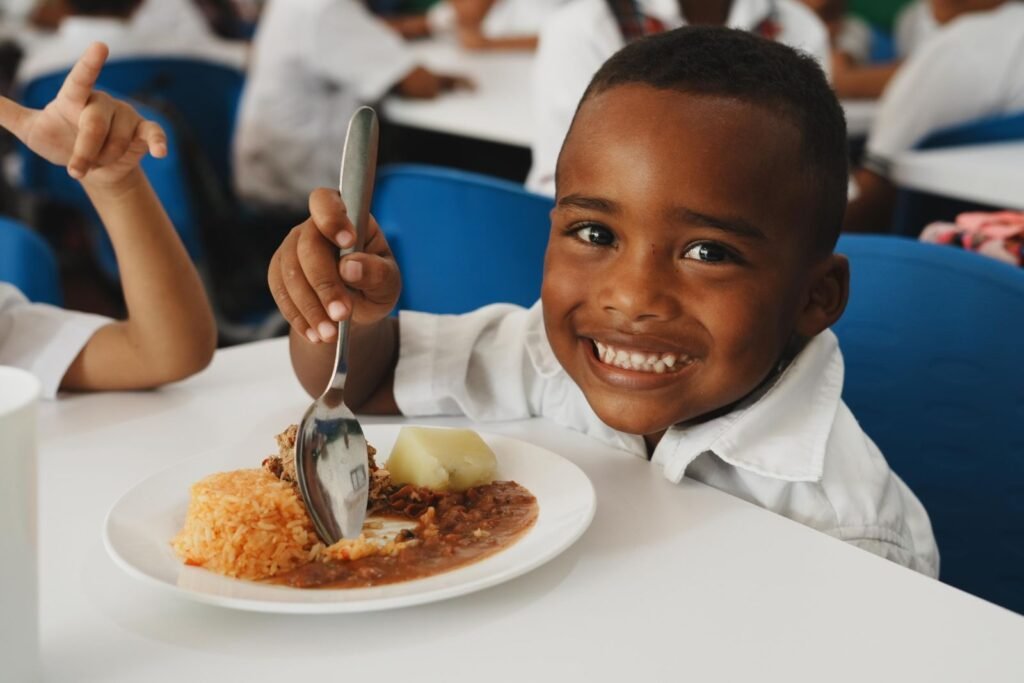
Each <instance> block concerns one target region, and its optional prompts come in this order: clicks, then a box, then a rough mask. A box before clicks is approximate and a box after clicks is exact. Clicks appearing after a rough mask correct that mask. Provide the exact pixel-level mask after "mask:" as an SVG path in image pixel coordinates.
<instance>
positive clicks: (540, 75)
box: [526, 0, 829, 195]
mask: <svg viewBox="0 0 1024 683" xmlns="http://www.w3.org/2000/svg"><path fill="white" fill-rule="evenodd" d="M639 4H640V7H641V9H642V10H643V11H644V13H645V14H647V15H649V16H651V17H654V18H656V19H658V20H659V21H661V22H662V23H663V24H664V25H665V27H666V28H667V29H674V28H679V27H680V26H683V25H684V24H685V23H686V21H685V20H684V18H683V16H682V15H681V14H680V12H679V3H678V1H677V0H640V3H639ZM773 6H774V8H775V14H776V21H777V22H778V24H779V28H780V29H781V33H780V34H779V37H778V41H779V42H780V43H785V44H786V45H790V46H792V47H795V48H799V49H801V50H803V51H804V52H807V53H808V54H810V55H811V56H813V57H814V58H815V59H817V60H818V62H819V63H820V64H821V65H822V67H823V68H825V69H827V65H828V63H829V42H828V30H827V29H826V28H825V25H824V24H823V23H822V22H821V20H820V19H818V17H817V15H815V14H814V13H813V12H812V11H811V10H809V9H807V8H806V7H804V6H803V5H802V4H800V3H799V2H796V1H795V0H734V1H733V3H732V8H731V9H730V10H729V18H728V20H727V21H726V26H728V27H730V28H738V29H742V30H747V31H749V30H752V29H754V28H756V27H757V26H758V25H759V24H760V23H761V22H762V21H764V20H765V19H766V18H768V17H769V16H770V15H771V12H772V8H773ZM623 45H624V42H623V38H622V33H621V32H620V30H619V27H618V24H617V23H616V21H615V18H614V16H612V13H611V10H610V9H609V8H608V3H607V1H606V0H573V2H570V3H569V4H567V5H566V6H564V7H562V8H561V9H560V10H559V11H557V12H555V13H554V14H552V15H551V16H550V17H549V18H548V20H547V21H546V22H545V23H544V26H543V27H542V28H541V31H540V43H539V45H538V46H537V57H536V59H535V60H534V67H533V114H534V116H533V118H534V121H533V124H534V125H533V130H534V134H533V136H534V137H533V143H532V145H531V150H532V153H533V164H532V166H531V168H530V175H529V177H528V178H527V180H526V186H527V187H528V188H529V189H531V190H533V191H534V192H540V193H542V194H547V195H554V193H555V164H556V162H557V161H558V153H559V151H560V150H561V149H562V141H563V140H564V139H565V135H566V133H568V132H569V124H570V123H572V117H573V114H574V113H575V112H576V105H577V104H579V101H580V98H581V97H582V96H583V92H584V91H585V90H586V89H587V85H589V83H590V79H591V78H592V77H593V76H594V74H595V73H597V70H598V69H599V68H600V67H601V65H602V64H604V63H605V61H607V59H608V58H609V57H611V56H612V55H613V54H615V52H616V51H618V50H619V48H621V47H623Z"/></svg>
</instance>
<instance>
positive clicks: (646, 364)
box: [594, 341, 681, 375]
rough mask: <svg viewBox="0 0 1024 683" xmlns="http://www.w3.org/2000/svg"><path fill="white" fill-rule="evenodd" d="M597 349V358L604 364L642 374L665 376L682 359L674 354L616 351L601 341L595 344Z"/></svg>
mask: <svg viewBox="0 0 1024 683" xmlns="http://www.w3.org/2000/svg"><path fill="white" fill-rule="evenodd" d="M594 346H595V347H596V348H597V357H598V358H600V359H601V362H602V363H606V364H608V365H614V366H615V367H617V368H622V369H624V370H637V371H640V372H654V373H657V374H659V375H660V374H663V373H665V372H668V371H669V370H671V369H672V368H674V367H675V366H676V363H678V362H679V361H680V360H681V359H680V358H679V357H677V356H676V355H675V354H673V353H661V354H658V353H648V354H644V353H640V352H637V351H633V352H629V351H623V350H621V349H615V348H613V347H611V346H609V345H607V344H602V343H601V342H599V341H595V342H594Z"/></svg>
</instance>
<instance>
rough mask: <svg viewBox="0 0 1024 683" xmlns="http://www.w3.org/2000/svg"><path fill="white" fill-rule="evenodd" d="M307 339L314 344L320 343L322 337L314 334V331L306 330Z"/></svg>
mask: <svg viewBox="0 0 1024 683" xmlns="http://www.w3.org/2000/svg"><path fill="white" fill-rule="evenodd" d="M306 339H308V340H309V341H311V342H313V343H314V344H319V343H320V337H318V336H316V332H314V331H313V330H312V329H308V330H306Z"/></svg>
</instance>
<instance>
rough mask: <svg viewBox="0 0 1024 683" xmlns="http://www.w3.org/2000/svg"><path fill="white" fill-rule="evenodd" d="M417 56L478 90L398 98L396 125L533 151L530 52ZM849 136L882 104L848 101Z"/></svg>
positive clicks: (862, 129) (437, 48)
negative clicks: (459, 76)
mask: <svg viewBox="0 0 1024 683" xmlns="http://www.w3.org/2000/svg"><path fill="white" fill-rule="evenodd" d="M410 47H411V49H412V51H413V53H414V54H415V55H416V56H417V58H419V60H420V61H421V62H422V63H423V64H425V65H426V66H429V67H430V68H432V69H436V70H437V71H440V72H443V73H452V74H462V75H466V76H469V77H470V78H472V79H473V80H474V81H475V82H476V86H477V87H476V90H475V91H472V92H468V91H462V92H455V93H449V94H446V95H443V96H441V97H438V98H437V99H434V100H409V99H405V98H401V97H398V96H395V95H392V96H389V97H388V98H386V99H385V100H384V102H383V114H384V116H385V117H386V118H387V119H389V120H390V121H392V122H393V123H397V124H401V125H403V126H408V127H410V128H418V129H420V130H427V131H431V132H435V133H448V134H450V135H458V136H461V137H466V138H475V139H478V140H484V141H487V142H498V143H502V144H506V145H513V146H516V147H529V146H530V143H531V141H532V140H533V134H532V121H533V113H532V111H531V107H532V104H531V97H532V94H531V87H530V79H531V69H532V64H533V56H532V54H530V53H526V52H511V51H500V52H474V51H472V50H464V49H462V48H461V47H459V46H458V45H457V44H455V42H454V41H451V40H445V39H441V38H431V39H426V40H419V41H415V42H412V43H410ZM842 104H843V109H844V110H845V111H846V125H847V132H848V134H849V135H850V137H860V136H863V135H866V134H867V132H868V130H869V129H870V127H871V123H872V121H874V118H875V113H876V111H877V109H878V104H877V102H876V101H874V100H844V101H843V103H842Z"/></svg>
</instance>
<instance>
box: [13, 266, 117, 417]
mask: <svg viewBox="0 0 1024 683" xmlns="http://www.w3.org/2000/svg"><path fill="white" fill-rule="evenodd" d="M110 322H111V320H110V319H109V318H105V317H103V316H100V315H93V314H91V313H79V312H76V311H67V310H64V309H62V308H57V307H56V306H49V305H47V304H32V303H29V302H28V300H27V299H26V298H25V297H24V295H23V294H22V293H21V292H20V291H19V290H18V288H17V287H14V286H13V285H10V284H7V283H5V282H0V365H11V366H13V367H16V368H21V369H22V370H27V371H29V372H31V373H32V374H33V375H35V376H36V377H37V378H38V379H39V381H40V383H42V392H43V396H44V397H45V398H54V397H55V396H56V395H57V389H58V388H59V387H60V383H61V380H62V379H64V374H65V373H66V372H67V371H68V368H69V367H70V366H71V363H72V362H74V360H75V358H77V357H78V354H79V353H81V351H82V348H83V347H84V346H85V344H86V342H88V341H89V339H91V338H92V336H93V335H94V334H95V333H96V330H98V329H99V328H101V327H103V326H104V325H107V324H109V323H110Z"/></svg>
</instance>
